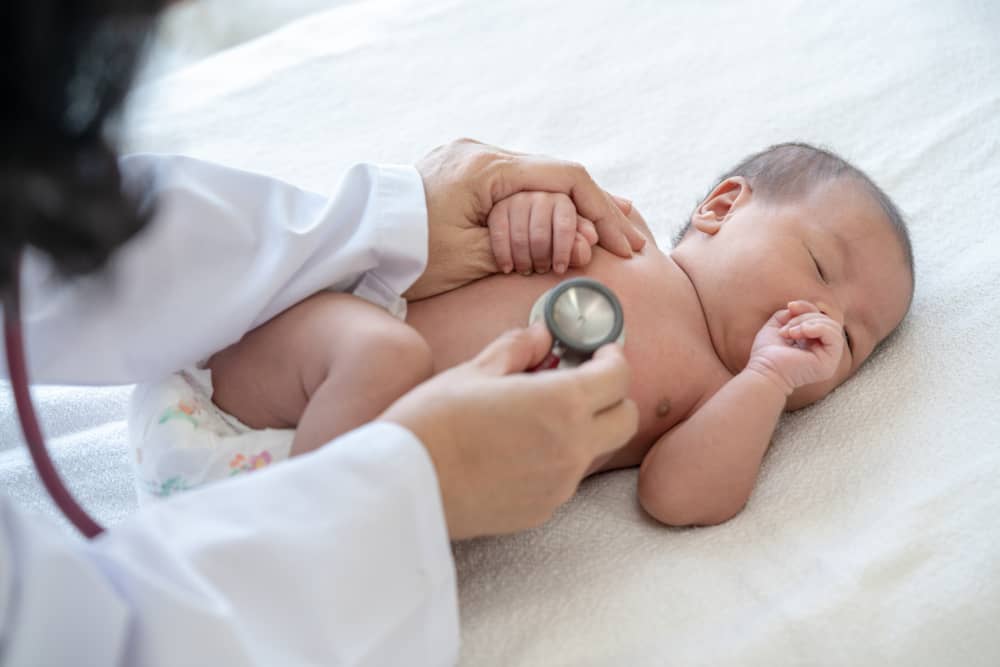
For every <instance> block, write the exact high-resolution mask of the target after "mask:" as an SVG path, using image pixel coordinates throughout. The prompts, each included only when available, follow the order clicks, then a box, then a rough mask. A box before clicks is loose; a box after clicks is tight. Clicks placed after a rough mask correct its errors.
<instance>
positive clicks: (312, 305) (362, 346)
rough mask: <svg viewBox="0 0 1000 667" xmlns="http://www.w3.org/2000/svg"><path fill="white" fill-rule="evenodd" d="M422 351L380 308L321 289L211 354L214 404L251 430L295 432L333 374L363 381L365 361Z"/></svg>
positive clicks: (408, 331)
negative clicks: (314, 396) (353, 375)
mask: <svg viewBox="0 0 1000 667" xmlns="http://www.w3.org/2000/svg"><path fill="white" fill-rule="evenodd" d="M421 346H423V347H426V343H424V342H423V339H422V338H421V337H420V335H419V334H417V332H416V331H414V330H413V329H412V328H410V327H409V326H407V325H406V324H405V323H403V322H401V321H399V320H398V319H396V318H394V317H393V316H392V315H390V314H389V313H387V312H386V311H385V310H383V309H382V308H379V307H378V306H375V305H373V304H371V303H369V302H367V301H365V300H363V299H360V298H358V297H356V296H353V295H351V294H341V293H335V292H321V293H319V294H316V295H313V296H311V297H309V298H308V299H305V300H304V301H301V302H299V303H298V304H296V305H294V306H292V307H291V308H289V309H288V310H286V311H284V312H283V313H281V314H280V315H278V316H277V317H275V318H273V319H271V320H270V321H268V322H265V323H264V324H262V325H261V326H259V327H257V328H256V329H254V330H253V331H251V332H249V333H248V334H246V335H245V336H244V337H243V338H242V339H241V340H240V341H239V342H237V343H235V344H234V345H232V346H230V347H228V348H226V349H225V350H222V351H221V352H219V353H217V354H216V355H214V356H213V357H212V358H211V359H210V360H209V362H208V367H209V368H211V370H212V385H213V388H214V393H213V395H212V400H213V402H214V403H215V404H216V405H218V406H219V407H220V408H222V409H223V410H225V411H227V412H229V413H230V414H232V415H234V416H235V417H237V418H238V419H240V420H241V421H243V422H244V423H245V424H247V426H250V427H252V428H269V427H270V428H287V427H293V426H295V425H297V424H298V420H299V417H301V415H302V413H303V411H304V410H305V407H306V405H307V404H308V402H309V398H310V397H311V396H312V394H313V393H314V392H315V391H316V389H317V388H318V387H319V386H320V385H321V384H322V383H323V382H324V381H325V380H326V378H327V377H328V376H329V374H330V373H331V372H333V370H334V369H337V371H338V372H345V373H348V372H356V373H358V375H359V376H360V377H359V381H360V379H362V378H363V377H364V372H365V366H366V364H368V365H370V366H377V365H378V364H372V363H371V360H372V359H375V358H379V357H385V356H386V355H387V356H388V357H390V358H391V357H398V356H399V354H398V353H400V352H405V351H408V350H417V351H419V350H420V347H421ZM403 356H406V355H405V353H404V355H403ZM411 356H412V355H411Z"/></svg>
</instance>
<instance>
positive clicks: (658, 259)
mask: <svg viewBox="0 0 1000 667" xmlns="http://www.w3.org/2000/svg"><path fill="white" fill-rule="evenodd" d="M678 270H679V269H677V267H676V265H674V264H673V262H671V261H670V260H669V259H668V258H666V257H665V256H663V255H662V254H661V253H660V252H659V251H658V250H656V249H655V248H653V249H650V250H644V251H643V253H642V254H641V255H637V256H635V257H633V258H632V259H629V260H622V259H620V258H618V257H615V256H613V255H611V254H610V253H607V252H605V251H603V250H601V249H600V248H595V253H594V259H593V261H592V262H591V263H590V265H589V266H588V267H587V268H586V270H585V271H570V272H568V273H567V274H566V275H564V276H557V275H555V274H551V273H549V274H542V275H531V276H521V275H515V274H511V275H495V276H490V277H488V278H483V279H482V280H479V281H476V282H475V283H472V284H470V285H467V286H465V287H462V288H460V289H457V290H453V291H451V292H448V293H445V294H442V295H439V296H436V297H433V298H431V299H425V300H423V301H417V302H414V303H411V304H410V305H409V310H408V315H407V322H408V323H409V324H410V325H411V326H413V327H414V328H415V329H417V331H419V332H420V333H421V334H422V335H423V336H424V338H425V339H426V340H427V342H428V343H429V344H430V347H431V350H432V352H433V355H434V363H435V371H436V372H441V371H443V370H446V369H448V368H450V367H452V366H455V365H456V364H460V363H462V362H464V361H467V360H469V359H471V358H473V357H475V356H476V355H477V354H478V353H479V352H480V351H481V350H482V349H483V348H484V347H486V345H488V344H489V343H490V342H491V341H493V340H494V339H496V338H497V337H498V336H499V335H501V334H502V333H504V332H505V331H508V330H510V329H513V328H517V327H523V326H526V325H527V323H528V314H529V312H530V311H531V307H532V305H533V304H534V303H535V301H536V300H537V299H538V297H539V296H541V295H542V294H543V293H544V292H545V291H546V290H548V289H550V288H552V287H553V286H555V285H556V284H558V283H559V282H561V281H562V280H565V279H566V278H571V277H575V276H581V275H582V276H588V277H591V278H595V279H597V280H600V281H602V282H603V283H605V284H606V285H607V286H608V287H610V288H611V289H612V290H613V291H614V292H615V294H617V296H618V298H619V299H620V300H621V302H622V310H623V311H624V315H625V354H626V358H627V359H628V360H629V364H630V367H631V372H632V380H631V387H630V396H631V397H632V398H633V400H635V401H636V403H637V405H638V407H639V413H640V423H639V431H638V433H637V434H636V436H635V437H634V438H633V439H632V441H630V443H629V444H628V446H626V447H625V448H624V449H623V450H621V451H620V452H618V453H617V454H616V455H615V456H614V457H612V458H611V459H610V460H608V461H604V462H601V464H600V465H599V466H598V467H597V468H595V469H610V468H616V467H622V466H629V465H637V464H638V463H639V462H640V461H641V460H642V456H643V455H644V454H645V452H646V450H647V449H648V448H649V446H650V445H651V444H652V443H653V442H654V441H655V440H656V438H657V437H659V435H660V434H662V433H663V432H664V431H666V430H667V429H669V428H670V427H671V426H673V424H675V423H676V422H677V421H678V420H679V418H680V416H681V415H682V414H684V412H685V411H686V410H687V409H688V408H689V407H690V404H691V403H692V402H693V401H694V400H696V398H694V397H693V393H695V390H696V388H695V387H680V386H677V385H676V384H674V383H670V382H667V381H666V376H667V371H668V368H667V367H668V366H670V365H672V364H671V363H670V360H669V359H668V358H667V357H666V356H665V355H666V350H667V349H669V347H670V346H669V345H664V337H667V338H669V331H671V330H676V327H677V325H678V324H680V322H678V321H676V319H677V318H671V317H670V311H671V306H672V303H673V301H674V300H675V297H674V296H672V295H675V294H676V289H671V288H670V285H671V281H672V280H676V276H674V275H672V272H673V271H678ZM699 317H700V313H699ZM674 363H676V360H674ZM665 407H666V410H664V408H665Z"/></svg>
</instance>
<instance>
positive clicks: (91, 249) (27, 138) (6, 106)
mask: <svg viewBox="0 0 1000 667" xmlns="http://www.w3.org/2000/svg"><path fill="white" fill-rule="evenodd" d="M2 4H3V7H2V8H0V90H2V91H3V102H2V103H0V146H2V148H0V151H2V152H0V216H3V217H2V219H0V290H5V289H7V287H8V286H9V285H10V278H11V271H12V269H13V267H14V261H15V259H16V258H17V256H18V255H19V254H20V252H21V250H23V249H24V247H25V246H28V245H30V246H33V247H35V248H38V249H40V250H42V251H44V252H46V253H48V254H49V255H50V256H51V257H52V258H53V260H54V262H55V265H56V266H57V267H58V268H59V269H60V270H62V271H64V272H67V273H78V272H84V271H89V270H92V269H95V268H97V267H99V266H100V265H102V264H103V263H104V261H105V260H106V259H107V258H108V256H109V255H110V254H111V252H112V251H113V250H114V249H115V248H117V247H118V246H119V245H121V244H122V243H124V242H125V241H126V240H127V239H129V238H130V237H131V236H132V235H133V234H135V233H136V232H137V231H138V230H139V229H141V228H142V226H143V224H144V223H145V219H146V215H148V214H141V213H140V212H139V210H138V208H137V206H136V205H135V203H134V202H133V201H132V200H131V199H130V198H129V197H127V196H125V195H124V194H123V193H122V188H121V178H120V174H119V172H118V162H117V156H116V153H115V149H114V147H113V145H112V144H113V139H111V138H110V137H111V136H112V135H113V134H114V127H113V125H114V121H116V120H117V112H118V110H119V108H120V106H121V103H122V101H123V100H124V98H125V94H126V92H127V90H128V87H129V85H130V84H131V82H132V78H133V76H134V74H135V71H136V69H137V66H138V63H139V61H140V56H141V55H142V53H143V51H144V48H145V44H146V42H147V41H148V38H149V36H150V34H151V33H152V29H153V27H154V22H155V16H156V13H157V12H158V10H159V9H160V7H161V6H162V5H163V4H164V3H163V0H30V1H23V2H17V1H8V2H3V3H2Z"/></svg>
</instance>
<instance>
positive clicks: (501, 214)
mask: <svg viewBox="0 0 1000 667" xmlns="http://www.w3.org/2000/svg"><path fill="white" fill-rule="evenodd" d="M486 224H487V226H488V227H489V229H490V248H492V250H493V258H494V259H495V260H496V263H497V267H498V268H499V269H500V270H501V271H503V272H504V273H510V272H511V271H512V270H513V269H514V258H513V256H512V255H511V252H510V218H509V208H508V205H507V204H506V203H504V202H500V203H499V204H497V205H496V206H494V207H493V210H492V211H490V216H489V218H488V219H487V221H486Z"/></svg>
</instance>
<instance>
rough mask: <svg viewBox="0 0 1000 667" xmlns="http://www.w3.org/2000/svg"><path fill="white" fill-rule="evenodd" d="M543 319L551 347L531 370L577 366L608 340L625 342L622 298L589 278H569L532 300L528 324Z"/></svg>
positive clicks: (610, 341)
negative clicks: (550, 339)
mask: <svg viewBox="0 0 1000 667" xmlns="http://www.w3.org/2000/svg"><path fill="white" fill-rule="evenodd" d="M540 320H541V321H544V322H545V326H546V327H547V328H548V330H549V333H551V334H552V350H551V352H550V353H549V355H548V356H547V357H546V358H545V360H544V361H542V363H541V364H539V365H538V366H537V367H536V368H535V369H533V370H545V369H550V368H567V367H573V366H579V365H580V364H582V363H583V362H584V361H586V360H587V359H590V357H591V356H592V355H593V354H594V352H596V351H597V349H598V348H600V347H601V346H602V345H606V344H607V343H618V344H619V345H622V344H624V343H625V315H624V312H623V311H622V305H621V302H620V301H619V300H618V297H616V296H615V294H614V292H612V291H611V290H610V289H609V288H608V287H607V286H606V285H604V284H603V283H601V282H599V281H597V280H594V279H592V278H570V279H569V280H564V281H563V282H561V283H559V284H558V285H556V286H555V287H553V288H552V289H550V290H549V291H547V292H545V294H542V296H540V297H539V298H538V300H537V301H535V305H534V306H532V308H531V313H530V314H529V316H528V324H529V326H530V325H531V324H534V323H535V322H538V321H540Z"/></svg>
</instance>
